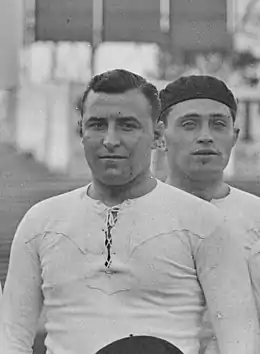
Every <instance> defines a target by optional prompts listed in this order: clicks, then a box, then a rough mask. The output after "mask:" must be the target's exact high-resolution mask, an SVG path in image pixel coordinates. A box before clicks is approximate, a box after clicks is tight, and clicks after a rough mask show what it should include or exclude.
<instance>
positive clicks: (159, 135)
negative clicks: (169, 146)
mask: <svg viewBox="0 0 260 354" xmlns="http://www.w3.org/2000/svg"><path fill="white" fill-rule="evenodd" d="M164 131H165V126H164V123H163V122H162V121H158V122H156V123H155V127H154V140H153V145H152V149H157V147H159V146H161V145H162V144H163V135H164Z"/></svg>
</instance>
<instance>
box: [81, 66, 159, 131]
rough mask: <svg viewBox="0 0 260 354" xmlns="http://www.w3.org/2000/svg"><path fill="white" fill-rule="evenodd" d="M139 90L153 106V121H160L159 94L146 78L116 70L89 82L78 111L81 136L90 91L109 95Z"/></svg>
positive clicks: (95, 77) (96, 76) (97, 76)
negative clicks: (85, 106)
mask: <svg viewBox="0 0 260 354" xmlns="http://www.w3.org/2000/svg"><path fill="white" fill-rule="evenodd" d="M134 89H138V90H140V92H141V93H142V94H143V95H144V96H145V97H146V98H147V100H148V102H149V103H150V105H151V116H152V120H153V121H154V122H156V121H157V120H158V119H159V115H160V111H161V104H160V99H159V92H158V90H157V88H156V87H155V85H153V84H152V83H150V82H148V81H147V80H146V79H145V78H144V77H142V76H140V75H137V74H135V73H133V72H131V71H128V70H124V69H115V70H110V71H106V72H104V73H102V74H99V75H95V76H94V77H93V78H92V79H91V81H90V82H89V84H88V86H87V89H86V90H85V92H84V94H83V97H82V99H81V101H80V104H78V107H77V109H78V110H79V112H80V115H81V120H80V121H79V125H80V134H81V135H82V118H83V115H84V105H85V102H86V100H87V97H88V94H89V92H90V91H94V92H104V93H108V94H117V93H124V92H127V91H129V90H134Z"/></svg>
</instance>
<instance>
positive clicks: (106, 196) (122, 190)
mask: <svg viewBox="0 0 260 354" xmlns="http://www.w3.org/2000/svg"><path fill="white" fill-rule="evenodd" d="M156 184H157V180H156V179H155V178H154V177H153V176H152V175H151V173H150V171H149V172H147V174H146V175H142V176H139V177H137V178H136V179H135V180H133V181H131V182H129V183H127V184H124V185H120V186H113V185H106V184H104V183H102V182H100V181H99V180H97V179H95V178H93V180H92V183H91V186H90V188H89V191H88V194H89V196H90V197H91V198H93V199H96V200H100V201H101V202H103V203H104V204H106V205H108V206H114V205H118V204H121V203H123V202H124V201H125V200H127V199H135V198H139V197H142V196H144V195H146V194H148V193H149V192H151V191H152V190H153V189H154V188H155V187H156Z"/></svg>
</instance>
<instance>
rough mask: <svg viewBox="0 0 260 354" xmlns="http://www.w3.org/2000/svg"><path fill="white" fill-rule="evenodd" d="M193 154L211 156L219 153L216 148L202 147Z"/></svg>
mask: <svg viewBox="0 0 260 354" xmlns="http://www.w3.org/2000/svg"><path fill="white" fill-rule="evenodd" d="M192 155H196V156H210V155H218V153H217V152H216V151H215V150H210V149H201V150H197V151H195V152H194V153H192Z"/></svg>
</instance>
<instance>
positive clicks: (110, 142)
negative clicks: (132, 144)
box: [103, 127, 120, 150]
mask: <svg viewBox="0 0 260 354" xmlns="http://www.w3.org/2000/svg"><path fill="white" fill-rule="evenodd" d="M103 145H104V146H105V147H106V148H107V149H108V150H111V149H114V148H115V147H117V146H119V145H120V139H119V136H118V134H117V132H116V131H115V129H114V127H108V130H107V132H106V135H105V137H104V140H103Z"/></svg>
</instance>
